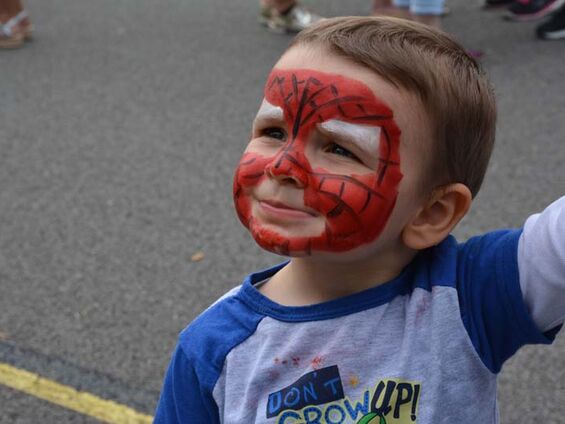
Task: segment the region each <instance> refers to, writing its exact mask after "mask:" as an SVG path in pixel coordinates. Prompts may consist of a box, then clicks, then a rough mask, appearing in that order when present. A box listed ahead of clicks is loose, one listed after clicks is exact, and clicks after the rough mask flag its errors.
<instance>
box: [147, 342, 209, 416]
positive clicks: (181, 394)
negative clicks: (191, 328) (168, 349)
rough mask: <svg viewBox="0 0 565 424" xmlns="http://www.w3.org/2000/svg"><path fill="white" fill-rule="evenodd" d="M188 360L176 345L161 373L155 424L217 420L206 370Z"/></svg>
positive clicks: (180, 347)
mask: <svg viewBox="0 0 565 424" xmlns="http://www.w3.org/2000/svg"><path fill="white" fill-rule="evenodd" d="M203 365H204V364H202V365H200V364H199V363H197V362H196V359H193V360H191V359H190V358H189V357H188V356H187V355H186V353H185V351H184V350H183V348H182V346H181V345H180V344H179V345H178V346H177V347H176V349H175V351H174V353H173V357H172V359H171V362H170V364H169V368H168V369H167V373H166V375H165V380H164V383H163V389H162V390H161V397H160V399H159V403H158V405H157V410H156V413H155V418H154V421H153V422H154V423H155V424H181V423H183V424H196V423H206V424H208V423H210V424H215V423H219V422H220V420H219V417H218V408H217V406H216V403H215V401H214V399H213V397H212V387H211V386H210V383H209V381H208V380H209V378H208V375H209V374H210V373H208V372H206V369H205V368H204V369H203V368H202V366H203Z"/></svg>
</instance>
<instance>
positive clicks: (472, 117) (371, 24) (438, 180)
mask: <svg viewBox="0 0 565 424" xmlns="http://www.w3.org/2000/svg"><path fill="white" fill-rule="evenodd" d="M296 45H314V46H316V47H317V46H319V47H322V48H327V49H329V51H330V52H332V53H334V54H337V55H339V56H341V57H344V58H346V59H349V60H351V61H353V62H355V63H357V64H360V65H362V66H365V67H367V68H369V69H371V70H373V71H374V72H375V73H376V74H378V75H379V76H380V77H382V78H384V79H385V80H387V81H388V82H390V83H391V84H393V85H395V86H396V87H399V88H403V89H406V90H407V91H408V92H411V93H414V94H416V95H417V96H418V97H419V99H420V101H421V104H422V106H423V107H424V111H425V112H426V113H427V116H428V117H429V119H430V123H431V130H432V135H433V137H434V138H435V140H433V142H434V147H433V150H434V151H433V152H432V155H431V156H432V157H433V160H432V163H431V164H430V166H431V167H430V168H429V169H430V173H433V175H431V178H433V180H434V183H435V184H447V183H455V182H459V183H463V184H465V185H466V186H467V187H469V189H470V190H471V193H472V194H473V197H474V196H475V195H476V194H477V192H478V191H479V188H480V186H481V183H482V181H483V178H484V175H485V173H486V169H487V165H488V161H489V159H490V155H491V153H492V148H493V145H494V137H495V130H496V105H495V99H494V93H493V90H492V88H491V86H490V83H489V81H488V79H487V77H486V75H485V74H484V72H483V71H482V70H481V68H480V66H479V65H478V64H477V62H476V61H475V60H474V59H473V58H471V57H470V56H469V55H468V54H467V53H466V51H465V50H464V49H463V48H462V47H461V46H460V45H459V44H458V43H457V42H456V41H454V40H453V39H452V38H451V37H450V36H449V35H447V34H445V33H443V32H441V31H439V30H435V29H432V28H430V27H427V26H424V25H422V24H418V23H415V22H410V21H406V20H401V19H395V18H382V17H344V18H333V19H326V20H323V21H321V22H320V23H318V24H316V25H313V26H311V27H309V28H307V29H306V30H304V31H302V32H301V33H299V34H298V36H297V37H296V38H295V39H294V40H293V42H292V43H291V45H290V47H293V46H296Z"/></svg>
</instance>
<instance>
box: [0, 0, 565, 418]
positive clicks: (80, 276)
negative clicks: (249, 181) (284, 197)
mask: <svg viewBox="0 0 565 424" xmlns="http://www.w3.org/2000/svg"><path fill="white" fill-rule="evenodd" d="M25 3H26V5H27V7H28V9H29V11H30V13H31V15H32V18H33V20H34V22H35V25H36V40H35V41H34V42H33V43H30V44H28V45H26V46H25V48H23V49H21V50H18V51H0V362H5V363H9V364H12V365H13V366H16V367H19V368H22V369H26V370H29V371H32V372H35V373H38V374H40V375H43V376H46V377H48V378H50V379H53V380H55V381H58V382H60V383H63V384H67V385H70V386H72V387H76V388H79V389H81V390H85V391H88V392H90V393H93V394H96V395H98V396H101V397H105V398H109V399H113V400H115V401H117V402H119V403H123V404H126V405H129V406H131V407H133V408H135V409H136V410H138V411H141V412H145V413H147V414H151V413H152V412H153V409H154V407H155V404H156V401H157V396H158V392H159V390H160V385H161V381H162V377H163V372H164V370H165V367H166V365H167V362H168V360H169V355H170V353H171V350H172V348H173V346H174V344H175V340H176V337H177V334H178V332H179V331H180V330H181V329H182V328H183V327H184V326H185V325H186V324H187V323H188V322H189V321H191V319H192V318H194V317H195V316H196V315H197V314H198V313H199V312H201V311H202V310H203V309H204V308H205V307H206V306H207V305H209V304H210V303H211V302H212V301H213V300H214V299H215V298H217V297H218V296H220V295H221V294H222V293H224V292H225V291H227V290H228V289H229V288H231V287H233V286H234V285H236V284H238V282H239V281H240V280H241V279H242V277H243V276H244V275H245V274H246V273H248V272H250V271H252V270H255V269H258V268H261V267H265V266H268V265H271V264H274V263H276V262H277V261H279V260H280V259H279V258H278V257H275V256H273V255H270V254H267V253H264V252H262V251H261V250H260V249H259V248H258V247H256V246H255V245H254V243H253V242H252V240H251V239H250V237H249V236H248V235H247V233H246V231H245V230H244V229H243V228H242V227H241V225H240V224H239V222H238V221H237V219H236V217H235V214H234V212H233V208H232V202H231V177H232V172H233V169H234V166H235V164H236V163H237V161H238V159H239V156H240V154H241V152H242V149H243V148H244V146H245V144H246V140H247V138H248V134H249V129H250V122H251V119H252V117H253V116H254V112H255V111H256V108H257V106H258V104H259V101H260V98H261V92H262V84H263V81H264V78H265V76H266V75H267V73H268V71H269V69H270V67H271V66H272V65H273V63H274V61H275V60H276V59H277V57H278V56H279V55H280V54H281V52H282V51H283V49H284V48H285V46H286V44H287V43H288V42H289V40H290V37H288V36H281V35H275V34H270V33H268V32H266V31H265V30H264V29H263V28H261V27H260V26H259V25H258V24H257V22H256V15H257V12H258V10H257V3H256V1H255V0H229V1H220V0H159V1H156V0H153V1H150V0H88V1H87V0H51V1H45V0H27V1H25ZM369 3H370V1H369V0H350V1H347V2H345V1H340V0H312V1H310V2H308V5H309V6H310V7H311V8H312V9H314V10H317V11H318V12H320V13H322V14H324V15H326V16H337V15H364V14H367V13H368V12H369V8H370V4H369ZM449 5H450V7H451V14H450V15H449V16H448V17H447V18H446V19H445V28H446V29H447V30H448V31H450V32H452V33H454V34H456V35H457V37H458V38H459V39H460V40H461V41H462V42H463V43H464V44H465V45H466V46H468V47H469V48H473V49H480V50H484V51H485V52H486V56H485V59H484V64H485V67H486V69H487V70H488V72H489V73H490V75H491V77H492V80H493V83H494V85H495V88H496V92H497V95H498V101H499V109H500V118H499V126H498V141H497V143H498V144H497V147H496V150H495V153H494V157H493V159H492V162H491V165H490V169H489V173H488V176H487V181H486V183H485V185H484V188H483V190H482V192H481V194H480V195H479V197H478V199H477V201H476V203H475V205H474V208H473V210H472V212H471V213H470V214H469V216H468V217H467V218H466V219H465V220H464V222H463V223H462V224H461V225H460V227H459V228H458V230H457V232H456V235H457V236H458V237H459V238H460V239H465V238H466V237H468V236H470V235H472V234H477V233H480V232H484V231H487V230H491V229H494V228H499V227H513V226H519V225H521V224H522V223H523V221H524V219H525V218H526V217H527V216H528V215H529V214H531V213H534V212H536V211H538V210H539V209H541V208H543V207H544V206H546V205H547V204H548V203H550V202H551V201H552V200H553V199H556V198H557V197H559V196H560V195H562V194H564V193H565V166H563V165H564V163H565V144H564V143H565V140H564V137H565V119H563V118H564V116H565V115H564V112H565V72H564V70H565V41H555V42H541V41H537V40H536V39H535V38H534V35H533V28H534V25H535V24H515V23H508V22H505V21H503V20H501V18H500V13H498V12H484V11H482V10H481V9H480V7H479V4H478V3H474V2H473V1H464V0H452V1H451V2H450V4H449ZM415 66H417V65H415ZM198 252H202V254H203V259H202V260H200V261H193V260H192V256H193V255H194V254H195V253H198ZM499 399H500V404H501V414H502V421H503V423H506V424H510V423H530V422H535V423H544V424H553V423H554V424H557V423H565V337H563V335H561V336H560V337H558V339H557V341H556V342H555V343H554V345H553V346H552V347H527V348H525V349H523V350H522V351H521V352H520V353H519V354H518V355H516V356H515V357H514V358H513V359H512V360H510V361H509V362H508V363H507V365H506V366H505V368H504V370H503V372H502V374H501V377H500V390H499ZM469 407H470V408H472V407H473V406H472V405H469ZM0 422H1V423H6V424H8V423H10V424H11V423H22V424H23V423H25V424H29V423H32V424H35V423H58V424H62V423H90V422H96V421H95V420H94V419H92V418H88V417H86V416H84V415H80V414H78V413H76V412H73V411H69V410H67V409H63V408H61V407H59V406H56V405H53V404H51V403H48V402H45V401H42V400H38V399H36V398H34V397H30V396H28V395H25V394H23V393H21V392H18V391H14V390H12V389H8V388H6V387H3V386H0Z"/></svg>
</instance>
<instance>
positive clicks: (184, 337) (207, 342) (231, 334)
mask: <svg viewBox="0 0 565 424" xmlns="http://www.w3.org/2000/svg"><path fill="white" fill-rule="evenodd" d="M241 287H242V286H241V285H240V286H237V287H235V288H233V289H231V290H229V291H228V292H227V293H226V294H224V295H223V296H221V297H220V298H219V299H218V300H216V301H215V302H214V303H213V304H212V305H210V306H209V307H208V308H207V309H206V310H204V311H203V312H202V313H201V314H200V315H198V316H197V317H196V318H195V319H194V321H192V322H191V323H190V324H189V325H188V326H187V327H186V328H185V329H184V330H182V331H181V333H180V335H179V339H178V345H179V348H180V349H181V350H182V351H183V353H184V354H185V355H186V356H187V357H188V358H189V359H191V360H193V361H197V362H200V361H204V362H206V363H208V364H210V365H212V366H214V367H215V366H218V367H221V364H222V363H223V360H224V358H225V356H226V355H227V354H228V353H229V351H230V350H231V349H233V348H234V347H235V346H237V345H238V344H240V343H241V342H242V341H244V340H245V339H246V338H247V337H249V336H250V335H251V334H253V332H254V331H255V328H256V327H257V325H258V324H259V322H260V320H261V318H262V317H261V316H260V315H259V314H257V313H256V312H254V311H253V310H252V309H250V308H248V307H247V306H246V305H245V303H244V302H243V301H242V299H241V298H240V296H239V293H240V290H241Z"/></svg>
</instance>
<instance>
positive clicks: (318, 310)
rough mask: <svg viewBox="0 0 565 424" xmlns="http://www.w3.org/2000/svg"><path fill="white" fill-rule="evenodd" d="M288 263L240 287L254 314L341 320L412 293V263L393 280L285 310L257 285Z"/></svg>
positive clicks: (251, 277)
mask: <svg viewBox="0 0 565 424" xmlns="http://www.w3.org/2000/svg"><path fill="white" fill-rule="evenodd" d="M288 262H289V261H285V262H283V263H280V264H278V265H275V266H273V267H271V268H268V269H265V270H262V271H259V272H255V273H253V274H250V275H248V276H247V277H246V278H245V280H244V281H243V284H242V286H241V290H240V291H239V293H238V295H237V296H238V297H239V298H240V299H241V300H242V301H243V302H244V303H245V304H246V305H247V306H249V307H250V308H251V309H253V310H254V311H255V312H258V313H260V314H262V315H267V316H270V317H272V318H275V319H277V320H280V321H287V322H304V321H319V320H325V319H332V318H338V317H341V316H345V315H350V314H353V313H356V312H361V311H364V310H367V309H370V308H374V307H377V306H380V305H384V304H385V303H388V302H390V301H391V300H392V299H394V298H395V297H396V296H399V295H404V294H407V293H409V292H410V291H411V287H412V285H411V280H412V279H411V278H410V275H412V268H413V262H412V263H410V264H408V265H407V266H406V268H404V270H403V271H402V272H401V273H400V274H399V275H398V276H397V277H396V278H394V279H392V280H390V281H388V282H386V283H384V284H381V285H378V286H376V287H372V288H370V289H366V290H363V291H361V292H359V293H355V294H352V295H349V296H345V297H342V298H339V299H335V300H330V301H327V302H322V303H317V304H314V305H308V306H285V305H281V304H279V303H276V302H273V301H272V300H270V299H269V298H267V297H266V296H264V295H263V294H262V293H261V292H259V290H258V289H257V288H256V287H255V285H256V284H257V283H259V282H261V281H263V280H265V279H268V278H270V277H272V276H273V275H274V274H275V273H276V272H277V271H279V270H280V269H282V268H283V267H284V266H286V265H287V264H288Z"/></svg>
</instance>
